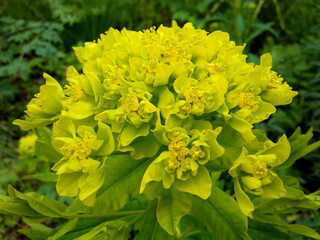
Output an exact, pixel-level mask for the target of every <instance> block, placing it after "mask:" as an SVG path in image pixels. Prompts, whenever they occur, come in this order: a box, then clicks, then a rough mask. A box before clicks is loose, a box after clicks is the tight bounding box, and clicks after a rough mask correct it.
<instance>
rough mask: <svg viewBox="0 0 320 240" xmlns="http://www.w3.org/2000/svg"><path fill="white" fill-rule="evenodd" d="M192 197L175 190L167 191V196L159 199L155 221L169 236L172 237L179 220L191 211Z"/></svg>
mask: <svg viewBox="0 0 320 240" xmlns="http://www.w3.org/2000/svg"><path fill="white" fill-rule="evenodd" d="M192 201H193V197H192V196H191V195H190V194H188V193H183V192H180V191H178V190H176V189H175V188H171V189H169V191H168V195H165V196H161V197H159V201H158V207H157V219H158V222H159V224H160V225H161V227H163V228H164V229H165V230H166V231H167V232H168V233H169V234H170V235H174V234H175V231H176V229H177V226H178V224H179V222H180V219H181V218H182V217H183V216H185V215H187V214H188V213H189V212H190V211H191V209H192Z"/></svg>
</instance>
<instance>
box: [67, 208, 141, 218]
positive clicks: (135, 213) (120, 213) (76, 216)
mask: <svg viewBox="0 0 320 240" xmlns="http://www.w3.org/2000/svg"><path fill="white" fill-rule="evenodd" d="M145 212H146V210H136V211H123V212H115V213H109V214H79V215H72V216H65V217H64V218H66V219H70V218H79V219H88V218H115V217H125V216H130V215H138V214H143V213H145Z"/></svg>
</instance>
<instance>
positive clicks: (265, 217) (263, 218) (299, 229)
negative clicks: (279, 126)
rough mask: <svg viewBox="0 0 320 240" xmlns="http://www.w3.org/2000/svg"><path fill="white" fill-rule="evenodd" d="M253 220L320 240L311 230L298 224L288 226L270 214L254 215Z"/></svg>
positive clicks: (319, 236) (318, 235)
mask: <svg viewBox="0 0 320 240" xmlns="http://www.w3.org/2000/svg"><path fill="white" fill-rule="evenodd" d="M254 220H256V221H259V222H264V223H270V224H273V225H276V226H279V227H283V228H285V229H287V230H289V231H291V232H294V233H297V234H300V235H304V236H307V237H311V238H314V239H320V234H319V233H317V232H316V231H314V230H313V229H311V228H308V227H307V226H304V225H299V224H288V223H286V222H285V221H283V220H282V219H281V218H280V217H279V216H278V215H270V214H254Z"/></svg>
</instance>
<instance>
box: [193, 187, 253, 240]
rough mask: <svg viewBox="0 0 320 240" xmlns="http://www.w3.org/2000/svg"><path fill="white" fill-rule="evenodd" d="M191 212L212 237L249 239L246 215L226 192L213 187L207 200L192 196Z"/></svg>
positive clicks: (235, 239) (234, 239)
mask: <svg viewBox="0 0 320 240" xmlns="http://www.w3.org/2000/svg"><path fill="white" fill-rule="evenodd" d="M193 206H194V207H193V211H192V212H193V213H194V215H195V217H196V218H198V219H199V220H200V221H201V222H203V223H204V224H205V226H206V228H207V230H208V232H210V233H211V234H212V235H213V236H214V239H228V240H242V239H244V240H250V239H251V238H250V237H249V236H248V234H247V230H248V221H247V217H246V216H245V215H244V214H243V213H242V212H241V210H240V208H239V205H238V203H237V202H236V201H235V200H234V199H233V198H232V197H231V196H229V195H228V194H226V193H225V192H223V191H222V190H220V189H219V188H218V187H213V189H212V194H211V196H210V197H209V198H208V199H207V200H203V199H200V198H197V197H194V203H193Z"/></svg>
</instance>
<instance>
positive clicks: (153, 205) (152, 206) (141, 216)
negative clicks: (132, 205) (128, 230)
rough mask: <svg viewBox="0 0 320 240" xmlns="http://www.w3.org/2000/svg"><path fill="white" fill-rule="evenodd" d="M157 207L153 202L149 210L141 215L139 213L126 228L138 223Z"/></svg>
mask: <svg viewBox="0 0 320 240" xmlns="http://www.w3.org/2000/svg"><path fill="white" fill-rule="evenodd" d="M156 206H157V201H155V202H154V203H153V204H151V205H150V207H149V208H147V209H146V210H145V211H143V213H141V214H140V215H139V216H137V217H136V218H134V219H133V220H132V221H130V222H129V223H128V226H132V225H134V224H136V223H137V222H139V221H140V219H141V218H143V217H144V216H145V215H146V214H147V213H148V212H150V211H151V210H152V209H154V208H155V207H156Z"/></svg>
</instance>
